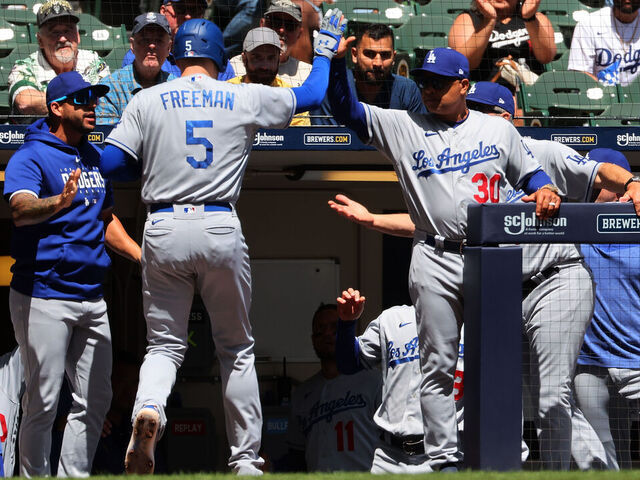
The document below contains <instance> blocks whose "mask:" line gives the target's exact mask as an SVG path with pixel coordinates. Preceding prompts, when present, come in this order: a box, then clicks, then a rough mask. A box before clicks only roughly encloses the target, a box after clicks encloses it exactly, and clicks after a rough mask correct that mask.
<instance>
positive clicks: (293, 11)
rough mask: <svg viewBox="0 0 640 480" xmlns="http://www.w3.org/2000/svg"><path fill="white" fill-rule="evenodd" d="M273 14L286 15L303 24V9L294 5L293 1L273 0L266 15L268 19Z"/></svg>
mask: <svg viewBox="0 0 640 480" xmlns="http://www.w3.org/2000/svg"><path fill="white" fill-rule="evenodd" d="M272 13H286V14H287V15H289V16H290V17H293V18H295V19H296V20H297V21H298V22H302V9H301V8H300V5H298V4H296V3H293V2H292V1H291V0H272V1H271V5H269V8H267V11H266V12H264V15H265V17H266V16H267V15H271V14H272Z"/></svg>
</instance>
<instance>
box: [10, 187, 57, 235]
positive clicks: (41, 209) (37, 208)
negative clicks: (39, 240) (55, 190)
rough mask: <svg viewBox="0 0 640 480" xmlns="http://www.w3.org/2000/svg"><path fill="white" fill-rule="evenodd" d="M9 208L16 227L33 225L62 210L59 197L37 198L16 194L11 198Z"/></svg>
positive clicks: (27, 194)
mask: <svg viewBox="0 0 640 480" xmlns="http://www.w3.org/2000/svg"><path fill="white" fill-rule="evenodd" d="M9 208H10V210H11V219H12V220H13V223H14V224H15V226H16V227H23V226H25V225H35V224H38V223H41V222H44V221H45V220H48V219H49V218H51V217H52V216H54V215H55V214H56V213H58V212H59V211H60V210H62V202H61V196H60V195H54V196H53V197H47V198H38V197H36V196H34V195H31V194H30V193H18V194H16V195H14V196H13V197H12V198H11V201H10V203H9Z"/></svg>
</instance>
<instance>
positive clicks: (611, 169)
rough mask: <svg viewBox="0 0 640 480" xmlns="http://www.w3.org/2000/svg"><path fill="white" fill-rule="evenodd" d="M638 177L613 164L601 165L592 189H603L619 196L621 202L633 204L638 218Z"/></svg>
mask: <svg viewBox="0 0 640 480" xmlns="http://www.w3.org/2000/svg"><path fill="white" fill-rule="evenodd" d="M637 178H638V177H636V176H635V175H633V174H632V173H629V172H628V171H627V170H625V169H624V168H622V167H620V166H618V165H615V164H613V163H602V164H600V168H598V174H597V175H596V178H595V180H594V182H593V187H594V188H600V189H602V188H604V189H606V190H611V191H612V192H616V193H619V194H623V195H622V197H620V201H621V202H629V201H631V202H633V205H634V207H635V209H636V214H637V215H639V216H640V181H638V180H637Z"/></svg>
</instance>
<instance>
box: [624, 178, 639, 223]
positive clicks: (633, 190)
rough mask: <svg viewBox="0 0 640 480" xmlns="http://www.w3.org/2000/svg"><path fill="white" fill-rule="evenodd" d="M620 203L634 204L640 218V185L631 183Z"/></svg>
mask: <svg viewBox="0 0 640 480" xmlns="http://www.w3.org/2000/svg"><path fill="white" fill-rule="evenodd" d="M619 201H620V202H633V206H634V208H635V209H636V215H638V216H640V183H638V182H631V183H630V184H629V188H627V192H626V193H625V194H624V195H623V196H621V197H620V200H619Z"/></svg>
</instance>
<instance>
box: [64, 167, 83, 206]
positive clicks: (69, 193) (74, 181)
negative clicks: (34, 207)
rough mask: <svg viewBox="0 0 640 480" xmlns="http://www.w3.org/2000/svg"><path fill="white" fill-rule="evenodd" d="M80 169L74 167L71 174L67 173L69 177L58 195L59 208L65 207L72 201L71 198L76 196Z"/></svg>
mask: <svg viewBox="0 0 640 480" xmlns="http://www.w3.org/2000/svg"><path fill="white" fill-rule="evenodd" d="M80 173H81V172H80V169H79V168H76V169H75V170H74V171H73V173H71V175H69V179H68V180H67V183H65V184H64V188H63V189H62V193H61V194H60V195H59V199H58V206H59V208H60V210H62V209H63V208H67V207H68V206H70V205H71V202H73V199H74V198H75V197H76V193H78V179H79V178H80Z"/></svg>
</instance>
